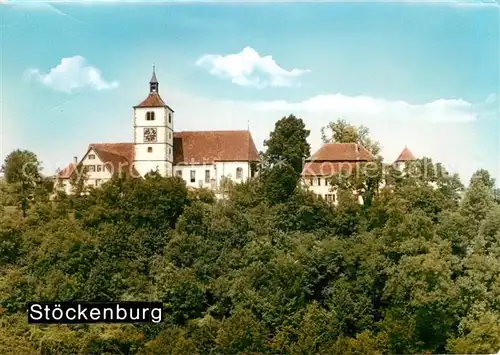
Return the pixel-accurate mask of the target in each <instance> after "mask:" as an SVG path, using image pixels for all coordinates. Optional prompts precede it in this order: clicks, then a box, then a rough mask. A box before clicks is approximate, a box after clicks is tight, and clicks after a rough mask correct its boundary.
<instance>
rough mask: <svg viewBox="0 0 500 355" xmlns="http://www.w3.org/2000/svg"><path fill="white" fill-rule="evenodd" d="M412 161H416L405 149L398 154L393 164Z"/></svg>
mask: <svg viewBox="0 0 500 355" xmlns="http://www.w3.org/2000/svg"><path fill="white" fill-rule="evenodd" d="M414 160H416V159H415V156H414V155H413V153H412V152H410V150H409V149H408V148H407V147H405V149H403V151H402V152H401V154H399V157H398V158H397V159H396V161H395V163H397V162H403V161H414Z"/></svg>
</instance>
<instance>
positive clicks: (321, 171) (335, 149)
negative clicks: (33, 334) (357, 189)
mask: <svg viewBox="0 0 500 355" xmlns="http://www.w3.org/2000/svg"><path fill="white" fill-rule="evenodd" d="M374 159H375V157H374V156H373V154H372V153H370V152H369V151H368V150H367V149H366V148H365V147H363V146H362V145H360V144H357V143H327V144H324V145H323V146H322V147H321V148H320V149H319V150H318V151H316V153H314V154H313V156H312V157H311V158H309V159H307V160H306V163H305V165H304V168H303V169H302V176H332V175H335V174H338V173H339V172H340V171H344V172H347V173H349V172H352V171H353V170H354V169H355V168H356V164H357V163H358V162H368V161H373V160H374Z"/></svg>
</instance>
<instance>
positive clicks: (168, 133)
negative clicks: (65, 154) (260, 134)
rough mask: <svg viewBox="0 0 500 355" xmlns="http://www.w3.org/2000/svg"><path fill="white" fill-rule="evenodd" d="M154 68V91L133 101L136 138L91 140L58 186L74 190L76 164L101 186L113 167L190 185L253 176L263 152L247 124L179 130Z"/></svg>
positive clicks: (60, 176)
mask: <svg viewBox="0 0 500 355" xmlns="http://www.w3.org/2000/svg"><path fill="white" fill-rule="evenodd" d="M159 86H160V85H159V82H158V80H157V78H156V73H155V70H154V68H153V75H152V77H151V80H150V82H149V94H148V96H147V97H146V98H145V99H144V100H143V101H142V102H141V103H139V104H138V105H136V106H134V117H133V118H134V120H133V122H134V123H133V132H134V141H133V142H131V143H93V144H89V146H88V148H87V151H86V152H85V154H84V155H83V157H82V158H81V159H80V160H78V158H77V157H75V158H74V161H73V162H71V163H70V164H69V165H68V166H66V167H65V168H64V169H62V170H61V171H59V172H58V173H57V176H56V179H57V184H58V186H60V187H62V189H64V190H65V191H66V192H67V193H70V192H71V184H70V180H71V177H72V176H74V174H78V171H77V170H76V167H77V166H78V165H80V164H81V165H83V166H85V167H86V168H87V171H88V179H87V180H86V184H87V185H90V186H94V187H97V186H99V185H101V184H102V183H104V182H106V181H108V180H109V179H111V177H112V176H113V174H114V173H128V174H131V175H132V176H137V177H139V176H145V175H146V174H147V173H148V172H151V171H157V172H159V173H160V174H161V175H162V176H174V175H175V176H178V177H181V178H182V179H183V180H184V181H185V182H186V185H187V186H188V187H196V188H201V187H203V188H209V189H212V190H216V189H217V188H218V187H219V186H220V185H221V182H222V181H223V180H224V179H229V180H231V181H233V182H236V183H238V182H243V181H245V180H247V179H248V178H249V177H251V176H253V174H254V169H253V167H254V166H255V163H257V162H258V161H259V155H258V152H257V149H256V147H255V143H254V141H253V139H252V135H251V134H250V132H249V131H248V130H240V131H184V132H176V131H175V130H174V122H175V116H174V110H173V109H172V108H171V107H170V106H169V105H167V104H166V103H165V102H164V101H163V99H162V98H161V96H160V93H159Z"/></svg>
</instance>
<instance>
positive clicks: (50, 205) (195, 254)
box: [0, 116, 500, 354]
mask: <svg viewBox="0 0 500 355" xmlns="http://www.w3.org/2000/svg"><path fill="white" fill-rule="evenodd" d="M323 135H324V139H325V141H331V142H358V143H361V144H363V145H365V146H366V147H367V148H369V149H370V150H371V151H372V152H374V154H378V151H379V145H378V143H377V142H374V141H372V140H371V139H370V138H369V137H368V130H367V129H366V128H365V127H354V126H352V125H350V124H348V123H347V122H345V121H342V120H339V121H336V122H332V123H331V124H330V125H329V126H327V127H326V128H325V130H324V131H323ZM308 136H309V132H308V131H307V129H306V127H305V126H304V123H303V121H302V120H301V119H300V118H297V117H294V116H288V117H284V118H283V119H281V120H279V121H278V122H277V123H276V125H275V129H274V131H273V132H271V134H270V136H269V139H268V140H266V141H265V144H264V148H265V149H264V151H263V152H262V153H261V156H262V163H261V164H260V166H259V172H258V175H257V176H256V177H255V178H254V179H252V180H250V181H248V182H246V183H243V184H241V185H240V184H238V185H232V184H226V185H225V186H224V192H225V196H226V198H225V199H223V200H217V199H215V197H214V195H213V193H212V192H210V191H207V190H193V191H192V190H189V189H187V188H186V186H185V184H184V182H183V181H182V180H180V179H178V178H164V177H161V176H158V175H156V174H154V173H151V174H149V175H148V176H146V177H145V178H140V179H132V178H129V177H127V176H126V175H122V176H119V175H116V176H115V177H114V178H113V179H112V180H111V181H109V182H107V183H105V184H103V185H102V186H101V187H99V188H96V189H88V188H86V187H85V186H84V185H83V184H81V182H79V181H74V182H73V183H74V189H75V193H74V194H72V195H65V194H64V193H62V192H56V191H52V184H51V181H50V178H48V177H44V176H43V174H42V170H41V165H42V164H41V162H39V161H38V158H37V156H36V154H34V153H32V152H28V151H23V150H17V151H14V152H12V153H11V154H10V155H8V156H7V158H6V160H5V162H4V164H3V172H4V176H5V181H3V182H2V184H1V185H0V189H1V196H0V198H1V204H2V206H1V207H2V208H0V218H1V222H0V353H1V354H38V353H41V354H238V353H242V354H259V353H264V354H397V353H399V354H401V353H443V352H448V353H496V352H498V351H499V350H500V198H499V196H500V194H499V192H498V189H496V188H495V181H494V180H493V179H492V178H491V176H490V174H489V173H488V172H487V171H485V170H479V171H477V172H476V173H474V175H473V176H472V178H471V180H470V181H467V182H460V180H459V178H458V176H457V175H453V174H449V173H447V172H446V171H445V169H444V168H443V167H442V166H441V165H440V164H437V163H434V162H433V161H432V160H431V159H428V158H421V159H418V160H417V161H415V162H413V163H412V164H408V165H407V166H406V168H405V171H404V172H403V173H402V174H401V173H398V171H396V170H395V169H392V168H391V167H390V166H386V165H384V164H383V163H382V162H381V160H378V161H377V162H375V163H373V164H371V163H370V164H371V165H370V166H369V167H368V166H363V165H360V166H359V167H358V168H357V169H356V171H351V172H350V173H349V174H341V175H338V176H334V177H332V180H331V184H332V185H333V186H335V187H336V188H337V189H338V191H339V194H338V205H332V204H329V203H327V202H326V201H323V200H322V199H321V198H320V197H317V196H315V195H313V194H311V193H310V192H308V191H307V190H306V189H304V188H303V187H301V186H300V184H298V183H297V182H298V179H299V176H300V170H301V164H302V161H303V159H304V158H306V157H308V156H309V155H310V153H311V152H310V147H309V144H308V143H307V138H308ZM54 193H55V197H54V196H53V195H54ZM354 193H355V194H357V195H360V196H362V197H363V203H361V204H360V203H358V202H357V201H355V199H354V198H353V194H354ZM51 196H52V197H51ZM56 300H57V301H75V300H88V301H119V300H122V301H161V302H163V305H164V311H165V316H164V321H163V322H162V323H161V324H158V325H137V324H127V325H116V324H109V325H105V324H92V325H36V326H35V325H28V323H27V317H26V303H27V302H28V301H56Z"/></svg>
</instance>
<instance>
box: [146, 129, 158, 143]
mask: <svg viewBox="0 0 500 355" xmlns="http://www.w3.org/2000/svg"><path fill="white" fill-rule="evenodd" d="M144 142H148V143H149V142H156V128H144Z"/></svg>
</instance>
